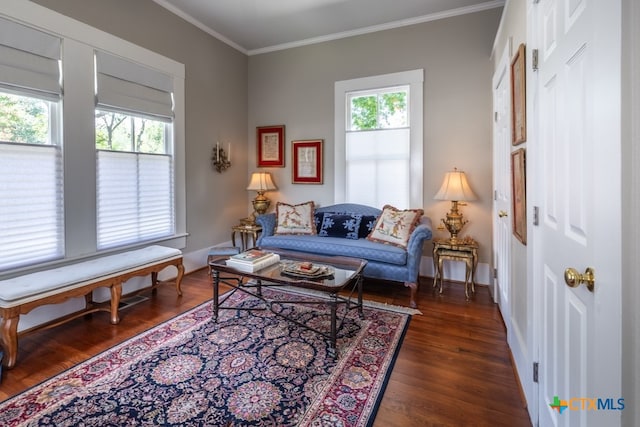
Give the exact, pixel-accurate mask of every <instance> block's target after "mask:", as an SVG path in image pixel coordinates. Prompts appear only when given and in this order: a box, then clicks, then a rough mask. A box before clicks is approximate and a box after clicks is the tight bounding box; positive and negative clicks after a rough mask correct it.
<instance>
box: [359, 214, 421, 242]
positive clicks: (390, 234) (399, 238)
mask: <svg viewBox="0 0 640 427" xmlns="http://www.w3.org/2000/svg"><path fill="white" fill-rule="evenodd" d="M423 213H424V211H423V210H422V209H404V210H400V209H397V208H395V207H393V206H391V205H385V206H384V207H383V208H382V213H381V214H380V217H379V218H378V221H377V222H376V225H375V227H374V228H373V231H371V233H370V234H369V235H368V236H367V239H368V240H371V241H374V242H380V243H385V244H389V245H394V246H398V247H401V248H406V247H407V243H408V242H409V237H410V236H411V233H412V232H413V230H414V229H415V228H416V226H417V225H418V223H419V222H420V218H421V217H422V215H423Z"/></svg>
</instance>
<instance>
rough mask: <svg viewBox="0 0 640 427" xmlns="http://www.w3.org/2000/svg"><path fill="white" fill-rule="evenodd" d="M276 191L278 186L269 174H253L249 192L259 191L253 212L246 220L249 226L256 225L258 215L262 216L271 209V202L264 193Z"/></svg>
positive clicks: (254, 201) (248, 187) (248, 188)
mask: <svg viewBox="0 0 640 427" xmlns="http://www.w3.org/2000/svg"><path fill="white" fill-rule="evenodd" d="M275 189H276V185H275V184H274V183H273V180H272V179H271V174H270V173H269V172H254V173H252V174H251V181H249V185H248V186H247V190H252V191H257V192H258V195H257V196H256V198H255V199H253V201H252V204H253V212H252V213H251V215H250V216H249V218H247V219H246V221H247V224H255V222H256V214H258V215H262V214H264V213H265V212H266V211H267V209H269V205H270V204H271V200H269V199H267V197H266V196H265V195H264V193H265V191H272V190H275Z"/></svg>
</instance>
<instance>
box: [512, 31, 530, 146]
mask: <svg viewBox="0 0 640 427" xmlns="http://www.w3.org/2000/svg"><path fill="white" fill-rule="evenodd" d="M524 60H525V49H524V44H521V45H520V46H519V47H518V52H517V53H516V55H515V57H514V58H513V61H511V142H512V144H513V145H518V144H521V143H523V142H525V141H526V140H527V96H526V75H525V61H524Z"/></svg>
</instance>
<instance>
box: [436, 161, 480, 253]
mask: <svg viewBox="0 0 640 427" xmlns="http://www.w3.org/2000/svg"><path fill="white" fill-rule="evenodd" d="M434 199H436V200H450V201H451V210H450V211H449V212H448V213H447V219H446V220H445V219H444V218H443V219H442V222H443V223H444V225H445V227H447V230H448V231H449V233H450V234H451V241H452V242H456V241H458V233H459V232H460V230H462V227H464V225H465V224H466V223H467V222H469V221H466V220H464V219H463V218H462V214H461V213H460V212H459V211H458V202H461V201H469V200H475V199H476V195H475V194H473V191H471V187H469V183H468V182H467V177H466V175H465V174H464V172H463V171H459V170H458V169H456V168H454V169H453V171H452V172H447V173H446V174H445V176H444V181H443V182H442V186H441V187H440V190H439V191H438V193H437V194H436V195H435V197H434Z"/></svg>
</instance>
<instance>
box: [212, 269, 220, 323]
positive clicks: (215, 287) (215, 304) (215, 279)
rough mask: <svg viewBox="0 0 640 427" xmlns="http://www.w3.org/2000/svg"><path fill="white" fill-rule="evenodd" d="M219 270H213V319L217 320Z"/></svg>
mask: <svg viewBox="0 0 640 427" xmlns="http://www.w3.org/2000/svg"><path fill="white" fill-rule="evenodd" d="M219 285H220V272H219V271H217V270H214V271H213V321H214V322H215V321H217V320H218V298H219V291H220V289H219Z"/></svg>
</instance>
